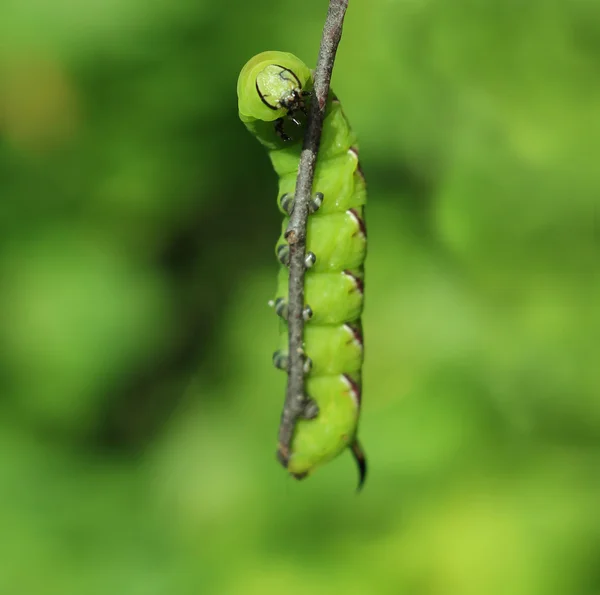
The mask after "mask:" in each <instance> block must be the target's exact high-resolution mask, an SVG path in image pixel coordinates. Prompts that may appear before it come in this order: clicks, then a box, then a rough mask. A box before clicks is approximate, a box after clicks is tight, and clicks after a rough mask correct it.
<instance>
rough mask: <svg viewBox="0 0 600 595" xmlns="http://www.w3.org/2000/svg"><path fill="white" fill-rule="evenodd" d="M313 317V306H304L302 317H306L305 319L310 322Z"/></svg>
mask: <svg viewBox="0 0 600 595" xmlns="http://www.w3.org/2000/svg"><path fill="white" fill-rule="evenodd" d="M312 317H313V311H312V308H311V307H310V306H306V307H305V308H304V310H303V311H302V318H304V320H305V321H306V322H308V321H309V320H310V319H311V318H312Z"/></svg>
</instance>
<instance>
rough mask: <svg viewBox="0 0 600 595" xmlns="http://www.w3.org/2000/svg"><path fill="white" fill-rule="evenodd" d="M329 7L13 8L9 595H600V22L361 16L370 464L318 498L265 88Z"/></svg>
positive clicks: (6, 294) (503, 14)
mask: <svg viewBox="0 0 600 595" xmlns="http://www.w3.org/2000/svg"><path fill="white" fill-rule="evenodd" d="M326 4H327V3H326V2H325V0H305V1H304V2H302V3H301V4H300V3H297V2H274V1H273V0H253V1H252V2H245V1H243V0H237V1H233V2H221V3H217V2H208V1H207V0H181V1H179V2H172V1H171V0H155V1H153V2H145V1H142V0H119V1H117V0H104V1H102V2H100V1H97V0H90V1H88V2H85V3H83V2H79V3H78V2H71V1H68V0H54V1H53V2H45V1H43V0H2V2H1V3H0V205H1V213H0V215H1V216H0V226H1V227H0V232H1V236H0V238H1V240H0V285H1V288H0V289H1V291H0V353H1V359H0V391H1V393H0V443H1V447H0V528H1V529H0V530H1V532H0V535H1V538H0V593H1V594H2V595H29V594H32V595H33V594H35V595H54V594H56V595H59V594H60V595H76V594H77V595H81V594H85V595H96V594H98V595H106V594H108V593H114V594H118V595H121V594H122V595H163V594H164V595H167V594H168V595H188V594H198V593H202V594H207V595H209V594H210V595H212V594H217V595H218V594H224V595H241V594H250V595H252V594H254V593H257V594H265V595H271V594H273V595H274V594H277V595H279V594H281V593H285V594H289V595H296V594H298V595H300V594H305V593H314V594H317V595H321V594H329V593H338V592H340V593H345V594H346V595H363V594H370V593H373V594H377V595H379V594H381V595H388V594H389V595H396V594H399V593H406V594H410V595H598V594H599V593H600V571H599V569H600V506H599V503H600V477H599V473H598V472H599V470H600V431H599V430H600V397H599V394H600V372H599V364H600V344H599V340H598V339H599V336H600V307H599V304H600V274H599V273H600V269H599V266H598V259H599V256H600V214H599V210H598V202H599V199H598V196H599V192H600V168H599V167H598V164H599V158H600V79H599V77H598V66H599V64H600V5H599V4H598V2H594V1H591V0H571V1H569V2H567V1H566V0H564V1H562V2H560V1H553V0H530V1H526V0H521V1H516V0H487V1H484V0H479V1H476V0H475V1H474V0H455V1H454V2H447V1H446V0H403V1H400V0H363V1H362V2H361V1H360V0H352V2H351V3H350V9H349V12H348V15H347V19H346V26H345V32H344V37H343V39H342V44H341V47H340V52H339V54H338V59H337V63H336V70H335V73H334V78H333V84H334V88H335V90H336V92H337V94H338V95H339V96H340V98H341V99H342V101H343V103H344V106H345V111H346V113H347V115H348V117H349V119H350V120H351V122H352V124H353V127H354V129H355V130H356V132H357V134H358V137H359V139H360V145H361V158H362V165H363V168H364V171H365V174H366V176H367V181H368V185H369V193H370V194H369V206H368V224H369V240H370V247H369V256H368V259H367V267H368V268H367V306H366V311H365V315H364V324H365V333H366V341H367V355H366V363H365V370H364V374H365V379H364V392H363V403H364V409H363V417H362V425H361V436H362V440H363V442H364V444H365V446H366V448H367V452H368V455H369V462H370V476H369V479H368V482H367V485H366V488H365V490H364V492H363V493H362V494H361V495H360V497H357V496H356V495H355V493H354V488H355V483H356V472H355V469H354V467H353V463H352V460H351V458H350V456H349V455H345V456H342V457H340V458H339V459H338V460H336V461H335V462H333V463H332V464H330V465H329V466H327V467H326V468H323V469H322V470H320V471H318V472H317V473H316V474H315V475H314V476H313V477H311V478H310V479H308V480H306V481H304V482H301V483H298V482H295V481H294V480H292V479H290V478H288V477H287V476H286V474H285V472H284V471H283V469H281V468H280V467H279V466H278V464H277V463H276V462H275V458H274V451H275V445H276V434H277V425H278V420H279V415H280V409H281V404H282V400H283V393H284V384H285V378H284V375H282V374H280V373H278V372H276V371H275V370H274V369H273V368H272V365H271V353H272V351H273V350H274V348H275V346H276V339H277V323H276V320H275V318H274V316H273V313H272V311H271V310H270V309H269V308H268V307H267V301H268V300H269V299H270V298H271V297H272V293H273V291H274V288H275V275H276V270H277V265H276V261H275V258H274V254H273V247H274V244H275V241H276V238H277V236H278V233H279V225H280V223H279V221H280V217H279V214H278V212H277V209H276V208H275V199H276V182H275V177H274V174H273V172H272V171H271V169H270V165H269V161H268V158H267V156H266V154H265V153H264V151H263V150H262V148H261V147H260V146H259V144H258V143H257V142H256V141H255V140H254V139H253V138H252V137H251V136H250V135H249V134H248V133H247V131H246V130H245V128H244V126H243V125H242V124H241V123H240V122H239V121H238V118H237V98H236V81H237V76H238V73H239V70H240V69H241V67H242V65H243V64H244V63H245V62H246V60H247V59H249V58H250V57H251V56H252V55H254V54H255V53H258V52H260V51H263V50H267V49H280V50H286V51H291V52H293V53H296V54H297V55H299V56H300V57H302V58H303V59H304V60H305V61H306V62H307V63H308V64H310V65H314V64H315V62H316V55H317V50H318V44H319V39H320V35H321V28H322V24H323V21H324V17H325V12H326Z"/></svg>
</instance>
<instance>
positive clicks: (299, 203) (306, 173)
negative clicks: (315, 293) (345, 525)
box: [277, 0, 349, 467]
mask: <svg viewBox="0 0 600 595" xmlns="http://www.w3.org/2000/svg"><path fill="white" fill-rule="evenodd" d="M348 2H349V0H330V2H329V11H328V13H327V19H326V21H325V26H324V28H323V36H322V37H321V47H320V49H319V57H318V59H317V67H316V69H315V73H314V91H313V96H312V100H311V102H310V112H309V114H308V121H307V128H306V134H305V136H304V144H303V146H302V153H301V155H300V165H299V167H298V178H297V180H296V192H295V194H294V210H293V212H292V215H291V217H290V222H289V225H288V227H287V230H286V234H285V237H286V239H287V241H288V243H289V245H290V284H289V298H288V332H289V368H288V385H287V391H286V396H285V403H284V406H283V412H282V414H281V423H280V425H279V446H278V451H277V456H278V458H279V460H280V461H281V463H282V464H283V466H284V467H287V464H288V460H289V456H290V444H291V441H292V437H293V434H294V428H295V427H296V422H297V421H298V419H299V418H300V417H302V416H303V415H305V410H306V405H307V403H308V400H307V397H306V395H305V391H304V351H303V343H304V319H303V310H304V271H305V264H304V257H305V251H306V222H307V219H308V210H309V207H308V205H309V201H310V199H311V194H312V185H313V179H314V176H315V165H316V162H317V153H318V152H319V144H320V142H321V133H322V131H323V120H324V118H325V106H326V103H327V95H328V94H329V85H330V82H331V73H332V71H333V63H334V61H335V54H336V52H337V48H338V44H339V43H340V38H341V37H342V25H343V23H344V15H345V14H346V9H347V8H348Z"/></svg>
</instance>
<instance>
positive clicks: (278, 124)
mask: <svg viewBox="0 0 600 595" xmlns="http://www.w3.org/2000/svg"><path fill="white" fill-rule="evenodd" d="M312 88H313V78H312V73H311V71H310V69H309V68H308V67H307V66H306V65H305V64H304V63H303V62H302V61H301V60H300V59H299V58H297V57H296V56H294V55H293V54H289V53H286V52H278V51H268V52H262V53H261V54H258V55H256V56H254V57H253V58H252V59H251V60H249V61H248V62H247V63H246V65H245V66H244V67H243V68H242V71H241V73H240V76H239V79H238V84H237V93H238V109H239V117H240V119H241V121H242V122H243V123H244V124H245V125H246V127H247V128H248V130H249V131H250V132H251V133H252V134H253V135H254V136H255V137H256V138H257V139H258V141H259V142H260V143H261V144H262V145H263V146H264V147H265V148H266V149H267V151H268V152H269V157H270V159H271V163H272V165H273V168H274V170H275V172H276V173H277V175H278V176H279V195H278V196H279V199H278V207H279V210H280V211H281V213H282V214H283V215H284V220H283V225H282V233H281V235H280V237H279V240H278V241H277V244H276V246H275V253H276V256H277V259H278V260H279V262H280V263H281V265H282V266H281V268H280V271H279V276H278V282H277V291H276V295H275V299H274V300H272V302H271V305H273V306H274V308H275V312H276V313H277V314H278V315H279V316H280V345H279V349H278V350H277V351H276V352H275V353H274V354H273V363H274V364H275V366H276V367H278V368H280V369H283V370H287V366H288V335H287V296H288V279H289V271H288V268H287V266H288V261H289V246H288V244H287V242H286V240H285V237H284V234H285V230H286V227H287V225H288V222H289V216H290V214H291V212H292V209H293V203H294V198H293V197H294V190H295V186H296V177H297V174H298V164H299V161H300V152H301V149H302V139H303V135H304V131H305V126H306V118H305V115H306V113H307V106H308V103H309V102H310V97H311V92H312ZM313 188H314V189H315V190H316V191H317V192H316V193H315V194H314V196H313V199H312V200H311V203H310V215H309V218H308V224H307V237H306V260H305V264H306V267H307V270H306V274H305V281H304V291H305V300H306V302H305V304H306V307H305V310H304V318H305V320H306V324H305V328H304V352H305V354H306V357H307V359H306V366H305V374H306V383H305V385H306V392H307V395H308V396H309V397H310V398H311V399H313V400H314V401H315V402H316V404H317V405H318V414H317V415H316V417H314V418H313V419H300V420H299V421H298V423H297V426H296V429H295V432H294V436H293V439H292V444H291V449H290V457H289V460H288V462H287V470H288V472H289V473H290V474H291V475H292V476H293V477H295V478H297V479H301V478H303V477H306V476H307V475H309V474H310V473H311V472H312V471H313V470H314V469H315V468H317V467H319V466H321V465H323V464H324V463H326V462H328V461H331V460H332V459H334V458H335V457H337V456H338V455H339V454H340V453H342V452H343V451H344V450H345V449H346V448H349V449H350V451H351V452H352V454H353V456H354V459H355V461H356V463H357V466H358V471H359V489H360V487H361V486H362V484H363V483H364V480H365V477H366V469H367V468H366V457H365V454H364V452H363V449H362V447H361V445H360V442H359V441H358V437H357V429H358V420H359V415H360V408H361V391H362V378H361V369H362V363H363V351H364V341H363V332H362V325H361V320H360V319H361V314H362V310H363V301H364V300H363V295H364V267H363V264H364V260H365V257H366V250H367V233H366V226H365V217H364V205H365V202H366V198H367V195H366V184H365V180H364V176H363V174H362V170H361V168H360V165H359V160H358V149H357V145H356V137H355V135H354V133H353V132H352V129H351V128H350V125H349V124H348V121H347V119H346V117H345V115H344V112H343V111H342V107H341V104H340V102H339V100H338V99H337V97H336V96H335V94H334V93H333V92H332V91H330V93H329V96H328V98H327V105H326V115H325V120H324V124H323V133H322V137H321V146H320V150H319V155H318V160H317V165H316V171H315V178H314V183H313Z"/></svg>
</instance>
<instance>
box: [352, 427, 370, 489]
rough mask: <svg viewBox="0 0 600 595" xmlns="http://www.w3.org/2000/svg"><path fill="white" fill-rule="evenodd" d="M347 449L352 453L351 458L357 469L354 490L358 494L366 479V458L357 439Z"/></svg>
mask: <svg viewBox="0 0 600 595" xmlns="http://www.w3.org/2000/svg"><path fill="white" fill-rule="evenodd" d="M348 448H349V449H350V450H351V451H352V456H353V457H354V460H355V461H356V466H357V467H358V487H357V488H356V491H357V492H360V490H361V489H362V487H363V485H364V483H365V480H366V479H367V457H366V455H365V451H364V450H363V448H362V446H361V444H360V442H359V441H358V438H355V439H354V440H353V441H352V444H350V446H349V447H348Z"/></svg>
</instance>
